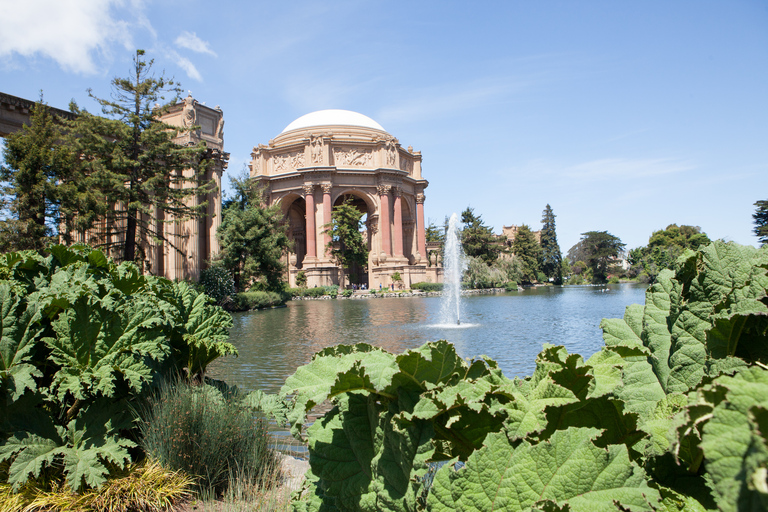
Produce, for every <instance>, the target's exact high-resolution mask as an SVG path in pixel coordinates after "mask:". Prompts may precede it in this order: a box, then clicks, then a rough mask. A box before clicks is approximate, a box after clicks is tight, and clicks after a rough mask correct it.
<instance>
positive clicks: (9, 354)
mask: <svg viewBox="0 0 768 512" xmlns="http://www.w3.org/2000/svg"><path fill="white" fill-rule="evenodd" d="M38 320H39V318H38V314H37V308H36V307H35V305H34V304H27V303H26V302H25V301H23V300H22V299H21V298H20V297H18V296H17V295H16V294H15V293H13V292H12V291H11V288H10V286H9V285H7V284H3V285H0V330H1V331H0V391H3V389H4V388H5V389H7V390H8V391H9V392H10V399H11V401H15V400H18V399H19V398H20V397H21V395H23V394H24V391H25V390H30V391H34V390H35V389H36V388H37V384H36V383H35V380H34V379H35V377H42V376H43V374H42V372H41V371H40V370H39V369H37V368H36V367H35V366H34V365H32V364H31V361H32V350H33V348H34V346H35V343H36V340H37V337H38V336H39V334H40V333H41V332H42V330H43V329H42V326H40V325H39V323H38ZM0 400H3V401H4V400H5V399H4V397H3V396H2V395H0Z"/></svg>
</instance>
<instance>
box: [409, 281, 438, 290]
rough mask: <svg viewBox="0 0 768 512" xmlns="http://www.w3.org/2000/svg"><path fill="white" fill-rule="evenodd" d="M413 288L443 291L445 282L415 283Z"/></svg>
mask: <svg viewBox="0 0 768 512" xmlns="http://www.w3.org/2000/svg"><path fill="white" fill-rule="evenodd" d="M411 290H421V291H423V292H441V291H443V283H427V282H422V283H413V284H412V285H411Z"/></svg>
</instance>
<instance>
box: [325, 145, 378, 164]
mask: <svg viewBox="0 0 768 512" xmlns="http://www.w3.org/2000/svg"><path fill="white" fill-rule="evenodd" d="M372 159H373V153H372V152H371V150H370V149H360V148H350V149H348V150H346V151H345V150H343V149H341V148H337V149H334V150H333V160H334V162H336V165H352V166H355V167H365V166H366V165H369V164H370V163H371V160H372Z"/></svg>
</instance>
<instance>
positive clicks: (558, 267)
mask: <svg viewBox="0 0 768 512" xmlns="http://www.w3.org/2000/svg"><path fill="white" fill-rule="evenodd" d="M555 217H556V215H555V214H554V212H553V211H552V207H551V206H549V204H547V207H546V208H544V211H543V212H542V217H541V223H542V224H543V225H544V226H543V227H542V229H541V271H542V272H543V273H544V275H545V276H547V277H548V278H551V279H554V282H555V284H562V282H563V267H562V260H563V256H562V254H561V253H560V245H558V243H557V233H556V232H555Z"/></svg>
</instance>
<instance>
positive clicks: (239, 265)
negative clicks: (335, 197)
mask: <svg viewBox="0 0 768 512" xmlns="http://www.w3.org/2000/svg"><path fill="white" fill-rule="evenodd" d="M230 179H231V183H232V187H233V188H234V190H235V196H234V197H233V198H232V199H230V200H228V201H226V203H225V205H224V208H223V214H222V221H221V225H220V226H219V229H218V231H217V232H216V237H217V238H218V240H219V244H220V248H221V253H220V255H219V258H220V259H221V262H222V264H223V265H224V267H225V268H227V269H228V270H229V271H230V272H232V274H233V277H234V280H235V287H236V288H237V290H238V291H244V290H245V288H246V287H247V286H249V285H250V284H251V282H252V281H253V280H257V281H261V282H263V287H264V288H266V289H267V290H270V291H279V290H281V289H282V287H283V286H282V285H283V272H284V271H285V264H284V263H283V262H282V256H283V254H284V253H285V251H286V250H287V249H288V248H289V247H290V240H289V238H288V234H287V229H288V228H287V226H286V224H285V222H284V221H283V214H282V212H281V210H280V206H279V205H277V204H275V205H272V206H267V205H266V203H265V201H264V195H263V192H262V190H261V189H260V188H259V187H258V186H257V185H256V184H255V183H254V182H253V181H252V180H251V179H250V178H249V177H248V175H247V174H245V173H244V174H242V175H241V176H239V177H233V178H230Z"/></svg>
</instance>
